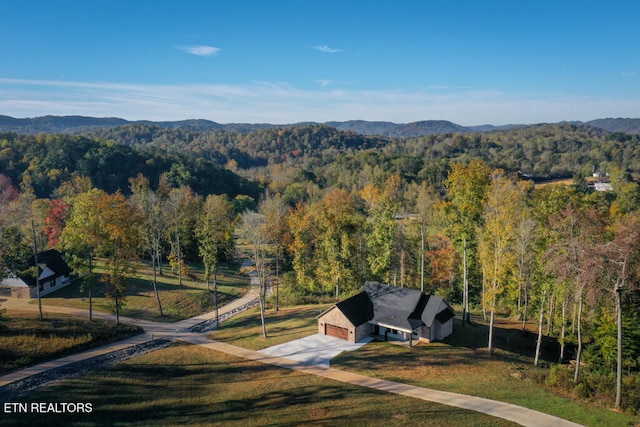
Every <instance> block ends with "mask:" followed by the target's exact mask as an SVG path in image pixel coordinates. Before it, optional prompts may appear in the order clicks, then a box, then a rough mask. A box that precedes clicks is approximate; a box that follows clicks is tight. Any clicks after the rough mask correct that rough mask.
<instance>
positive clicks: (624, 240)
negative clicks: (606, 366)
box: [607, 211, 640, 408]
mask: <svg viewBox="0 0 640 427" xmlns="http://www.w3.org/2000/svg"><path fill="white" fill-rule="evenodd" d="M607 249H608V251H607V261H608V264H609V265H610V266H611V272H612V280H611V282H612V283H613V285H612V287H611V288H610V289H609V290H610V291H611V293H612V294H613V297H614V301H615V313H616V332H617V334H616V335H617V336H616V353H617V354H616V401H615V406H616V408H620V403H621V397H622V357H623V348H622V343H623V337H622V294H623V292H628V291H633V290H636V289H638V284H639V283H640V213H639V212H637V211H636V212H634V213H633V214H631V215H627V216H626V217H623V218H619V219H618V221H617V222H616V223H615V224H614V238H613V241H611V242H610V243H609V244H608V245H607ZM611 282H610V283H611Z"/></svg>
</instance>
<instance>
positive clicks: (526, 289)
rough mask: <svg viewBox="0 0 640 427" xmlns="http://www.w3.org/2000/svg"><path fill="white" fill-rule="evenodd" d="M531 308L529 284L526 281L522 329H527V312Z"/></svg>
mask: <svg viewBox="0 0 640 427" xmlns="http://www.w3.org/2000/svg"><path fill="white" fill-rule="evenodd" d="M528 309H529V285H527V283H526V282H525V284H524V309H523V311H522V330H523V331H525V330H526V329H527V316H528V315H529V313H527V311H528Z"/></svg>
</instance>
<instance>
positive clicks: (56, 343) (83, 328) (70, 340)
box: [0, 311, 142, 373]
mask: <svg viewBox="0 0 640 427" xmlns="http://www.w3.org/2000/svg"><path fill="white" fill-rule="evenodd" d="M3 317H4V318H5V319H6V322H4V323H3V325H4V327H3V328H2V329H0V373H5V372H9V371H13V370H15V369H19V368H22V367H25V366H29V365H34V364H36V363H39V362H43V361H46V360H50V359H53V358H57V357H62V356H65V355H67V354H71V353H76V352H79V351H82V350H86V349H88V348H91V347H97V346H100V345H104V344H107V343H110V342H113V341H119V340H121V339H124V338H128V337H130V336H133V335H136V334H139V333H141V332H142V329H141V328H138V327H136V326H131V325H123V324H121V325H115V324H114V323H113V322H105V321H100V320H94V321H93V322H90V321H89V320H88V319H82V318H77V317H72V316H69V315H64V314H52V313H47V316H46V318H45V319H44V320H42V321H40V320H39V319H38V318H37V313H31V312H28V313H27V312H17V311H12V312H10V313H4V314H3Z"/></svg>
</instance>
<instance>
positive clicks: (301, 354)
mask: <svg viewBox="0 0 640 427" xmlns="http://www.w3.org/2000/svg"><path fill="white" fill-rule="evenodd" d="M371 339H372V338H371V337H367V339H365V340H363V341H362V342H359V343H356V344H351V343H349V342H347V341H345V340H341V339H340V338H334V337H329V336H327V335H320V334H315V335H311V336H308V337H304V338H300V339H298V340H295V341H289V342H287V343H284V344H278V345H274V346H273V347H269V348H265V349H263V350H260V353H264V354H268V355H270V356H276V357H283V358H285V359H289V360H295V361H296V362H302V363H305V364H308V365H317V366H326V367H329V366H330V364H331V359H333V358H334V357H336V356H337V355H338V354H340V353H342V352H343V351H354V350H357V349H359V348H360V347H362V346H363V345H365V344H366V343H368V342H370V341H371Z"/></svg>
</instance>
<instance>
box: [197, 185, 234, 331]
mask: <svg viewBox="0 0 640 427" xmlns="http://www.w3.org/2000/svg"><path fill="white" fill-rule="evenodd" d="M235 217H236V214H235V210H234V208H233V205H232V204H231V202H229V199H227V196H226V195H222V196H220V195H213V194H212V195H209V196H207V198H206V200H205V202H204V204H203V206H202V211H201V212H200V216H199V220H198V224H197V226H196V229H195V232H196V237H197V239H198V250H199V253H200V256H201V257H202V262H203V263H204V277H205V281H206V283H207V290H208V289H209V282H210V280H211V276H213V295H214V303H215V310H216V321H217V318H218V280H217V273H218V264H219V259H220V256H221V255H222V254H223V253H224V251H228V250H230V245H231V244H232V240H233V229H234V226H235Z"/></svg>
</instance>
